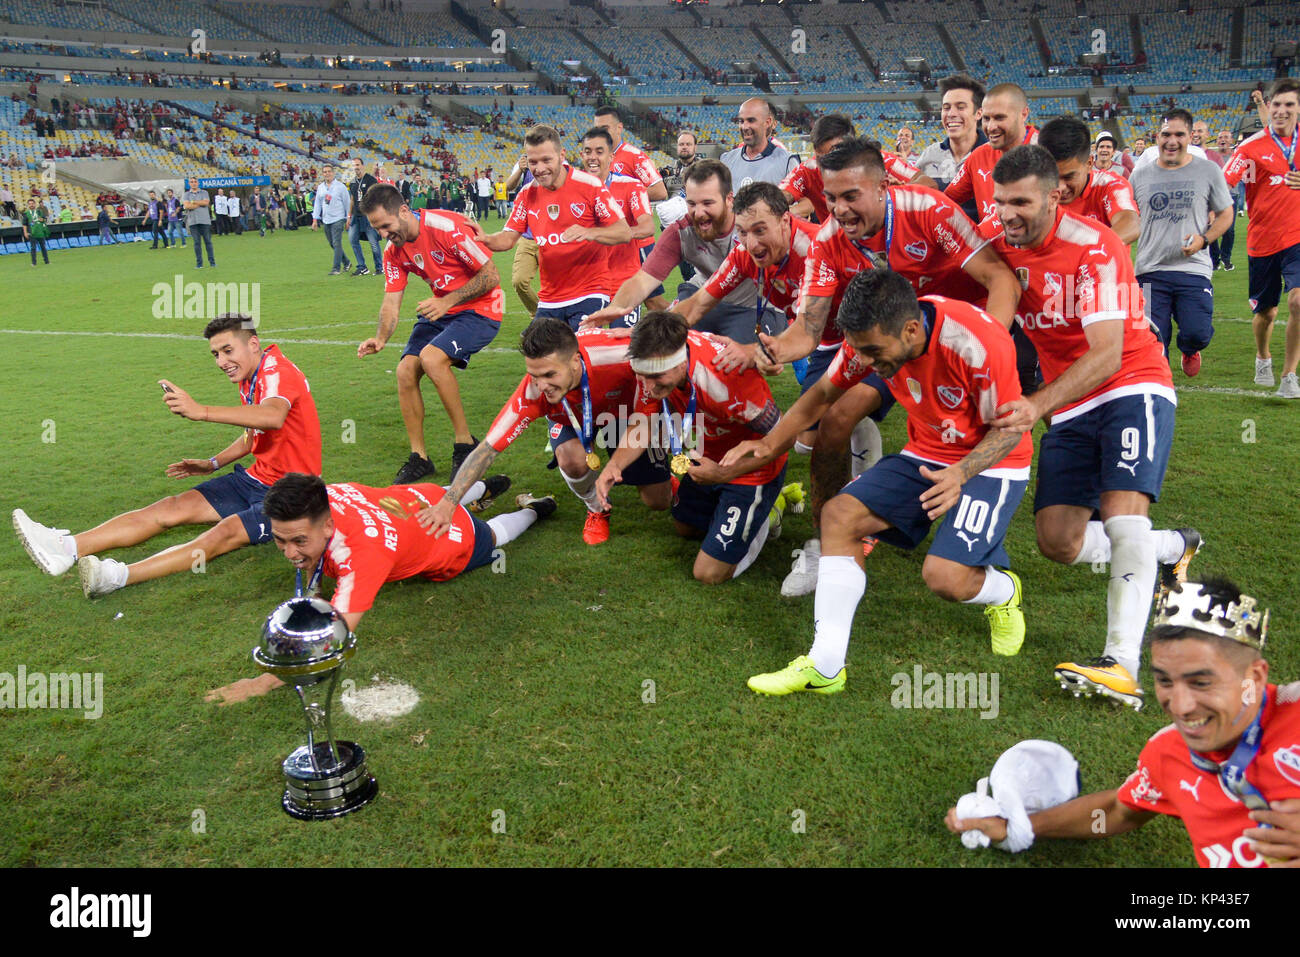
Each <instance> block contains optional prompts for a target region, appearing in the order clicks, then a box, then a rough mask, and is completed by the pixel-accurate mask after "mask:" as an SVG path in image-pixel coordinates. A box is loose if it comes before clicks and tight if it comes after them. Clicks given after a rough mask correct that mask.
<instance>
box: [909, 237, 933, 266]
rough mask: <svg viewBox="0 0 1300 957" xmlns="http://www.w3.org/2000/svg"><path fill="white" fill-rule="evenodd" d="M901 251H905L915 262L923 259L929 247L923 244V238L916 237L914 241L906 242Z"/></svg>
mask: <svg viewBox="0 0 1300 957" xmlns="http://www.w3.org/2000/svg"><path fill="white" fill-rule="evenodd" d="M903 252H905V253H907V254H908V255H909V256H911V257H912V258H913V259H915V260H916V261H917V262H922V261H924V260H925V257H926V254H927V253H929V252H930V247H929V246H927V245H926V244H925V240H924V239H918V240H917V241H916V242H914V243H908V244H907V245H906V246H904V247H903Z"/></svg>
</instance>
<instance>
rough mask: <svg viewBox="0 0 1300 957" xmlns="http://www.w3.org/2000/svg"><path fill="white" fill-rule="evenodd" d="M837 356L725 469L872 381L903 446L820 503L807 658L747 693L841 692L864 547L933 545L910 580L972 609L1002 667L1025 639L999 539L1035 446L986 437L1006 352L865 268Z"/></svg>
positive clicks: (1007, 365)
mask: <svg viewBox="0 0 1300 957" xmlns="http://www.w3.org/2000/svg"><path fill="white" fill-rule="evenodd" d="M839 323H840V326H841V327H842V328H843V330H844V336H845V340H844V345H843V346H842V347H841V350H840V352H839V353H838V354H837V355H836V357H835V360H834V361H833V362H832V363H831V367H830V368H829V369H828V370H827V372H826V375H824V376H823V377H822V378H821V380H820V381H819V382H818V384H817V385H816V386H814V387H813V388H812V389H810V390H809V391H808V392H806V393H805V394H804V395H803V397H802V398H801V399H800V400H799V401H798V402H796V403H795V405H794V407H793V408H792V409H791V410H790V413H789V414H788V415H787V416H786V417H785V418H784V419H782V421H781V423H780V424H779V425H778V426H777V427H776V428H775V429H774V430H773V431H772V432H771V433H770V434H769V435H768V436H767V437H766V438H765V439H762V440H760V441H757V442H744V443H740V444H738V445H737V446H736V447H735V448H734V449H732V450H731V451H730V452H729V453H728V455H727V456H726V457H724V458H723V460H722V461H723V467H724V468H728V467H729V468H732V469H735V468H738V467H739V468H745V467H747V466H746V464H745V463H746V462H747V460H748V456H751V455H756V456H758V459H759V461H760V462H762V461H767V460H768V459H769V458H770V457H771V456H772V455H774V454H776V453H779V452H781V451H782V450H784V449H786V448H789V446H790V445H791V444H792V443H793V442H794V438H795V436H796V435H797V434H798V430H799V429H801V428H804V427H805V426H806V425H807V423H808V422H809V421H812V420H813V419H815V418H816V417H817V416H819V415H821V413H822V412H823V411H824V410H825V409H826V408H827V407H829V406H830V404H831V403H832V402H833V401H834V400H835V399H836V398H838V397H839V396H841V395H843V394H844V393H845V392H847V391H848V390H849V389H850V388H851V387H852V386H853V385H854V383H856V382H857V381H860V380H861V379H863V378H865V377H866V376H867V375H869V374H870V373H871V372H872V371H873V367H874V371H876V372H877V373H878V374H879V375H881V376H883V377H884V379H885V381H886V382H887V383H888V385H889V388H890V390H891V391H892V392H893V395H894V398H895V400H896V401H897V403H898V405H899V407H901V408H903V409H905V410H906V412H907V444H906V445H905V446H904V447H903V451H902V452H901V453H900V454H898V455H887V456H885V457H884V458H882V459H881V460H880V461H879V462H877V463H876V464H875V465H873V466H872V467H871V468H869V469H867V470H866V471H865V472H863V473H862V474H861V475H859V476H858V477H857V478H856V479H854V480H853V481H852V482H850V483H849V484H848V485H847V486H845V488H844V489H843V491H841V492H840V494H839V495H837V496H835V497H834V498H833V499H831V500H830V501H829V502H827V503H826V507H825V509H824V510H823V512H822V522H821V533H822V540H821V558H820V559H819V562H818V564H819V568H818V574H817V595H816V599H815V602H816V603H815V605H814V621H815V635H814V638H813V646H812V650H811V651H810V652H809V653H808V654H807V655H800V656H799V657H798V658H795V659H794V660H793V661H791V662H790V664H789V665H788V666H787V667H785V668H784V669H782V670H781V671H777V672H773V673H771V674H761V675H755V676H754V677H752V678H750V679H749V687H750V688H751V689H753V690H754V691H756V692H758V693H759V694H768V695H783V694H789V693H790V692H792V691H815V692H817V693H819V694H833V693H835V692H837V691H842V690H843V689H844V682H845V664H844V661H845V655H846V653H847V651H848V646H849V633H850V630H851V629H852V626H853V615H854V613H855V612H856V611H857V607H858V602H859V601H861V599H862V595H863V593H864V592H865V590H866V587H867V576H866V574H865V573H864V572H863V569H862V539H863V538H864V537H866V536H868V535H871V536H876V537H878V538H879V539H880V540H881V541H885V542H889V543H891V544H893V545H897V546H899V547H901V548H908V549H911V548H915V547H916V546H917V545H919V544H920V543H921V542H922V541H924V540H925V538H926V536H927V535H928V534H929V533H930V527H931V525H932V524H933V523H934V522H935V521H937V520H938V519H939V518H940V517H941V516H943V515H945V514H947V513H949V512H951V513H952V514H951V516H950V518H949V519H948V521H946V522H944V523H943V524H942V525H941V526H940V527H939V530H938V531H937V532H936V533H935V537H934V541H933V542H932V543H931V545H930V551H929V553H928V554H927V555H926V558H925V564H924V565H922V567H921V575H922V577H923V578H924V579H925V583H926V585H928V586H929V588H930V590H931V591H933V592H934V593H935V594H936V595H938V596H939V597H940V598H943V599H946V600H947V601H956V602H964V603H968V604H979V605H984V606H986V607H985V614H986V615H987V616H988V619H989V625H990V629H991V632H992V642H993V652H994V653H995V654H1000V655H1014V654H1016V653H1017V652H1019V651H1020V646H1021V644H1022V642H1023V641H1024V638H1025V619H1024V615H1023V614H1022V613H1021V611H1020V579H1019V578H1018V577H1017V576H1016V575H1015V573H1014V572H1009V571H1005V569H1006V567H1007V566H1008V565H1009V564H1010V560H1009V559H1008V557H1007V553H1006V550H1005V548H1003V544H1002V542H1003V538H1004V537H1005V536H1006V533H1007V528H1008V527H1009V526H1010V524H1011V516H1012V515H1013V514H1015V511H1016V506H1017V505H1019V504H1020V499H1021V496H1023V495H1024V493H1025V486H1026V485H1027V484H1028V482H1029V463H1030V460H1031V459H1032V457H1033V444H1032V442H1031V440H1030V437H1029V436H1028V435H1027V434H1025V433H1015V432H1006V431H1003V430H1000V429H994V428H992V427H991V425H990V423H991V422H992V421H993V419H994V418H995V417H996V414H997V409H998V407H999V403H1001V402H1006V401H1010V400H1013V399H1015V398H1018V397H1019V395H1020V390H1019V387H1018V379H1017V376H1016V350H1015V345H1014V344H1013V343H1012V341H1011V335H1010V333H1008V332H1007V330H1006V329H1004V328H1003V327H1002V324H1001V323H999V322H998V321H997V320H996V319H994V318H993V317H992V316H990V315H989V314H988V313H986V312H984V310H982V309H980V308H978V307H976V306H972V305H971V304H969V303H965V302H959V301H957V300H955V299H946V298H944V297H942V296H924V297H922V298H921V299H920V300H919V301H918V300H917V298H916V293H915V292H914V291H913V289H912V286H911V285H910V284H909V283H908V281H907V279H905V278H904V277H903V276H902V275H901V274H900V273H897V272H894V271H893V270H886V269H868V270H866V271H865V272H860V273H858V274H857V275H856V276H854V277H853V279H852V281H851V282H850V283H849V285H848V288H847V289H846V290H845V293H844V301H843V303H842V304H841V305H840V311H839Z"/></svg>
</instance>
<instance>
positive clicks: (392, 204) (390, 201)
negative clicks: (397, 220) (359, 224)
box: [357, 183, 406, 216]
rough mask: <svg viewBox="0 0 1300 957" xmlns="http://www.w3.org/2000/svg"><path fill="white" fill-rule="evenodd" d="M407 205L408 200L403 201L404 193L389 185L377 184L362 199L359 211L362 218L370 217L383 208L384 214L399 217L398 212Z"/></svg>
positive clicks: (358, 207)
mask: <svg viewBox="0 0 1300 957" xmlns="http://www.w3.org/2000/svg"><path fill="white" fill-rule="evenodd" d="M404 205H406V200H404V199H402V191H401V190H400V189H398V188H397V187H396V186H390V185H389V184H388V183H375V185H373V186H371V187H370V188H369V189H368V190H366V192H365V195H363V196H362V197H361V202H359V203H357V209H358V210H360V211H361V215H362V216H369V215H370V214H371V213H373V212H374V211H375V210H377V209H379V208H380V207H383V210H384V212H386V213H392V214H393V215H394V216H396V215H397V211H398V210H399V209H401V208H402V207H403V206H404Z"/></svg>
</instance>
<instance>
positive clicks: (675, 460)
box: [668, 452, 691, 478]
mask: <svg viewBox="0 0 1300 957" xmlns="http://www.w3.org/2000/svg"><path fill="white" fill-rule="evenodd" d="M668 469H669V471H671V472H672V473H673V474H674V475H676V476H677V477H678V478H681V477H682V476H683V475H685V474H686V473H687V472H689V471H690V470H691V458H690V456H689V455H687V454H686V453H685V452H678V453H677V454H676V455H674V456H673V457H672V461H670V462H669V463H668Z"/></svg>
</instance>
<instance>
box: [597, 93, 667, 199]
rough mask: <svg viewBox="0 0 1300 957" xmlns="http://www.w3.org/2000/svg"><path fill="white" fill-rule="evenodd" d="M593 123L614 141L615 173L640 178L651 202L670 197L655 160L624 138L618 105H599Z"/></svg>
mask: <svg viewBox="0 0 1300 957" xmlns="http://www.w3.org/2000/svg"><path fill="white" fill-rule="evenodd" d="M591 125H592V126H599V127H600V128H601V129H603V130H605V131H606V132H608V133H609V135H610V138H611V139H612V140H613V141H614V155H613V158H612V159H611V161H610V168H611V169H612V170H613V171H614V172H615V173H618V174H620V175H622V176H632V177H635V178H636V179H639V180H640V181H641V185H642V186H644V187H645V188H646V192H647V193H648V194H649V196H650V200H651V202H655V203H657V202H659V201H660V200H664V199H667V198H668V187H666V186H665V185H664V178H663V177H662V176H660V175H659V170H657V169H656V168H655V164H654V161H653V160H651V159H650V157H649V156H647V155H646V154H645V152H644V151H642V150H639V149H637V148H636V147H635V146H633V145H632V144H631V143H629V142H627V141H626V140H625V139H623V132H624V130H623V120H622V118H621V117H620V116H619V113H618V109H617V107H613V106H601V107H597V108H596V117H595V121H594V122H593V123H592V124H591Z"/></svg>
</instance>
